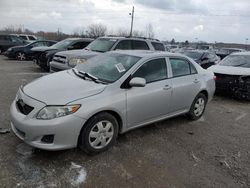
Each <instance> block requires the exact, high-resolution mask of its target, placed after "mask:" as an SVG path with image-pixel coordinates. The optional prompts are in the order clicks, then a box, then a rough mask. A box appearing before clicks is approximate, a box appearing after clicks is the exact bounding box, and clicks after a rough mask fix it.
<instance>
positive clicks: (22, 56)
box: [16, 52, 26, 61]
mask: <svg viewBox="0 0 250 188" xmlns="http://www.w3.org/2000/svg"><path fill="white" fill-rule="evenodd" d="M16 59H17V60H19V61H24V60H25V59H26V55H25V53H23V52H17V53H16Z"/></svg>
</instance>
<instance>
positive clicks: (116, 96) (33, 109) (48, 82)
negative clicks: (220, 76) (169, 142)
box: [10, 51, 215, 153]
mask: <svg viewBox="0 0 250 188" xmlns="http://www.w3.org/2000/svg"><path fill="white" fill-rule="evenodd" d="M214 91H215V81H214V74H213V73H212V72H210V71H208V70H204V69H202V68H201V67H200V66H199V65H198V64H197V63H195V62H194V61H193V60H191V59H189V58H188V57H186V56H183V55H180V54H172V53H167V52H151V51H113V52H108V53H104V54H101V55H99V56H95V57H93V58H91V59H89V60H88V61H87V62H85V63H83V64H78V65H77V66H76V67H75V68H74V69H70V70H66V71H62V72H58V73H55V74H51V75H48V76H44V77H42V78H39V79H38V80H35V81H33V82H31V83H30V84H28V85H26V86H24V87H21V88H20V89H19V91H18V93H17V95H16V98H15V100H14V101H13V103H12V105H11V109H10V111H11V126H12V130H13V131H14V133H15V134H16V135H17V136H18V137H19V138H20V139H22V140H24V141H25V142H26V143H28V144H30V145H32V146H34V147H37V148H41V149H46V150H61V149H68V148H74V147H77V146H79V147H80V148H81V149H82V150H84V151H85V152H87V153H98V152H102V151H104V150H106V149H108V148H109V147H110V146H111V145H113V144H114V142H115V140H116V138H117V136H118V134H119V133H125V132H127V131H129V130H131V129H134V128H138V127H141V126H144V125H147V124H151V123H153V122H157V121H161V120H163V119H167V118H170V117H173V116H177V115H181V114H187V115H188V117H189V118H190V119H192V120H196V119H198V118H200V117H201V116H202V115H203V113H204V110H205V107H206V104H207V102H208V101H210V100H211V99H212V97H213V95H214Z"/></svg>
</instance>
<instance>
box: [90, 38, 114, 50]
mask: <svg viewBox="0 0 250 188" xmlns="http://www.w3.org/2000/svg"><path fill="white" fill-rule="evenodd" d="M116 41H117V40H116V39H108V38H99V39H96V40H94V41H93V42H91V43H90V44H89V45H88V46H87V47H86V49H89V50H92V51H96V52H107V51H110V49H111V48H112V46H113V45H114V44H115V42H116Z"/></svg>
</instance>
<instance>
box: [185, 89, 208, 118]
mask: <svg viewBox="0 0 250 188" xmlns="http://www.w3.org/2000/svg"><path fill="white" fill-rule="evenodd" d="M206 104H207V97H206V96H205V95H204V94H202V93H199V94H198V95H197V96H196V97H195V99H194V101H193V103H192V106H191V108H190V111H189V112H188V114H187V115H188V117H189V118H190V119H191V120H197V119H199V118H200V117H201V116H202V115H203V113H204V111H205V108H206Z"/></svg>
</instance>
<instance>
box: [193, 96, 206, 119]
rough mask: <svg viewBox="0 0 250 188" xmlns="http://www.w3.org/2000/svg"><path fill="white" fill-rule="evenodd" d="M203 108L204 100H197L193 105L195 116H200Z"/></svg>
mask: <svg viewBox="0 0 250 188" xmlns="http://www.w3.org/2000/svg"><path fill="white" fill-rule="evenodd" d="M204 108H205V100H204V99H203V98H199V99H198V100H197V101H196V103H195V105H194V114H195V115H196V116H200V115H201V114H202V113H203V111H204Z"/></svg>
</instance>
